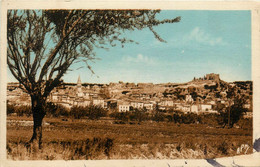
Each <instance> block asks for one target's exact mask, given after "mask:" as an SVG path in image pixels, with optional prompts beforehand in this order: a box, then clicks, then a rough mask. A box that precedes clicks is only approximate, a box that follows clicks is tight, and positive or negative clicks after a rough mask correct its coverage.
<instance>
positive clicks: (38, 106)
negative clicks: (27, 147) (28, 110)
mask: <svg viewBox="0 0 260 167" xmlns="http://www.w3.org/2000/svg"><path fill="white" fill-rule="evenodd" d="M31 103H32V113H33V135H32V138H31V140H30V141H29V143H34V142H36V143H37V144H38V145H39V148H41V144H42V120H43V118H44V116H45V111H44V105H45V103H46V100H44V99H43V98H42V97H41V95H33V96H31Z"/></svg>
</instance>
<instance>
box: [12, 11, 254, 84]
mask: <svg viewBox="0 0 260 167" xmlns="http://www.w3.org/2000/svg"><path fill="white" fill-rule="evenodd" d="M177 16H181V21H180V22H179V23H173V24H163V25H159V26H157V27H155V28H154V29H155V31H156V32H157V33H158V34H159V35H160V36H161V37H162V38H163V39H164V40H165V41H167V43H163V42H160V41H158V40H157V39H156V38H155V37H154V35H153V33H152V32H151V31H150V30H149V29H144V30H141V31H131V32H130V31H126V32H125V34H124V35H125V36H126V37H128V38H129V39H133V40H134V41H136V42H138V43H139V44H135V43H128V44H125V46H124V47H123V48H122V47H121V46H116V47H110V48H109V50H104V49H95V51H96V55H97V57H98V58H99V60H96V61H95V62H91V63H90V65H91V66H92V69H93V70H94V72H95V74H92V73H91V72H90V71H89V70H88V69H87V68H80V69H78V67H80V66H82V65H83V64H81V63H77V64H74V65H73V66H72V67H71V69H72V71H69V72H67V73H66V74H65V75H64V77H63V79H64V81H65V82H71V83H75V82H77V79H78V76H80V78H81V81H82V83H110V82H118V81H123V82H134V83H140V82H149V83H151V82H152V83H168V82H172V83H183V82H188V81H191V80H192V79H193V78H194V77H197V78H198V77H203V76H204V75H206V74H209V73H217V74H220V78H221V79H222V80H224V81H228V82H231V81H246V80H252V79H251V13H250V11H206V10H203V11H199V10H193V11H191V10H189V11H188V10H187V11H185V10H162V11H161V13H160V14H159V15H158V19H165V18H169V19H170V18H175V17H177ZM8 81H9V82H11V81H15V80H14V79H13V77H12V76H11V74H10V72H8Z"/></svg>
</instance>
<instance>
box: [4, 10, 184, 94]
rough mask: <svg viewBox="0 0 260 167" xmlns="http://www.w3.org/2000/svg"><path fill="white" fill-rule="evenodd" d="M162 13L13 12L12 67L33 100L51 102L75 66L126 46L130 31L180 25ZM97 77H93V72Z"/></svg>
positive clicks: (10, 29)
mask: <svg viewBox="0 0 260 167" xmlns="http://www.w3.org/2000/svg"><path fill="white" fill-rule="evenodd" d="M159 12H160V11H158V10H23V11H22V10H9V11H8V23H7V27H8V30H7V41H8V54H7V64H8V66H9V69H10V71H11V72H12V74H13V75H14V77H15V78H16V79H17V80H18V81H19V82H20V83H22V84H23V86H24V88H25V90H26V91H27V92H28V93H29V94H35V93H38V94H41V96H42V97H47V96H48V95H49V93H50V91H51V90H52V89H53V88H54V87H56V86H57V85H59V83H60V81H61V78H62V76H63V75H64V74H65V73H66V72H67V71H68V70H69V68H70V66H71V65H72V64H73V63H76V62H78V61H80V62H85V63H86V66H87V67H88V68H89V69H90V70H91V71H92V69H91V67H90V66H89V64H88V63H89V61H94V60H95V58H96V57H95V52H94V48H104V49H105V48H106V47H108V46H115V45H116V44H119V43H120V44H121V45H122V46H124V44H125V43H126V42H134V41H132V40H131V39H126V38H125V37H123V36H124V35H123V33H124V31H125V30H135V29H137V30H142V29H144V28H149V29H150V30H151V31H152V32H153V34H154V35H155V37H156V38H157V39H158V40H160V41H163V39H161V38H160V36H159V35H158V34H157V33H156V32H155V31H154V29H153V27H154V26H157V25H159V24H164V23H174V22H178V21H179V20H180V17H176V18H174V19H166V20H157V19H156V14H158V13H159ZM92 72H93V71H92Z"/></svg>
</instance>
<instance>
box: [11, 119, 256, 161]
mask: <svg viewBox="0 0 260 167" xmlns="http://www.w3.org/2000/svg"><path fill="white" fill-rule="evenodd" d="M31 121H32V118H27V117H16V116H8V119H7V153H8V157H7V158H8V159H13V160H27V159H30V160H32V159H33V160H34V159H43V160H56V159H64V160H74V159H80V160H82V159H176V158H215V157H223V156H234V155H238V154H250V153H252V127H248V126H244V127H240V128H230V129H227V128H216V127H213V126H209V125H207V124H175V123H170V122H154V121H144V122H142V123H137V122H131V123H126V124H115V120H113V119H111V118H103V119H101V120H95V121H94V120H88V119H80V120H75V119H62V118H45V119H44V121H45V123H44V127H43V148H42V149H40V150H39V149H37V147H35V146H34V147H31V148H30V149H27V148H26V147H25V146H24V144H25V143H26V142H27V141H29V139H30V137H31V135H32V122H31Z"/></svg>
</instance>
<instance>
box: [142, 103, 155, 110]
mask: <svg viewBox="0 0 260 167" xmlns="http://www.w3.org/2000/svg"><path fill="white" fill-rule="evenodd" d="M144 108H145V109H147V110H153V104H152V103H144Z"/></svg>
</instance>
